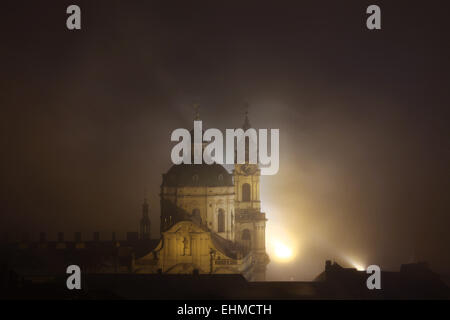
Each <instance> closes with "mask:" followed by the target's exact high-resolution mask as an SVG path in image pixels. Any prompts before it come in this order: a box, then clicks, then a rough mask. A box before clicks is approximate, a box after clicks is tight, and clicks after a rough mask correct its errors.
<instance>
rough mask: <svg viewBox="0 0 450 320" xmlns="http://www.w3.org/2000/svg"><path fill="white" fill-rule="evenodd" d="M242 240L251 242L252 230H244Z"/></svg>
mask: <svg viewBox="0 0 450 320" xmlns="http://www.w3.org/2000/svg"><path fill="white" fill-rule="evenodd" d="M241 239H242V240H250V239H251V236H250V230H248V229H244V230H243V231H242V236H241Z"/></svg>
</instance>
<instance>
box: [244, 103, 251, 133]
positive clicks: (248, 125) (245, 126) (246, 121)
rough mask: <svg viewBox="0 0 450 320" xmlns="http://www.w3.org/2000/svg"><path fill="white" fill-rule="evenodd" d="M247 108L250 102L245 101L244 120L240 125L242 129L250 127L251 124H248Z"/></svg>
mask: <svg viewBox="0 0 450 320" xmlns="http://www.w3.org/2000/svg"><path fill="white" fill-rule="evenodd" d="M249 108H250V104H249V103H248V102H246V103H245V104H244V114H245V120H244V125H243V126H242V129H244V130H247V129H249V128H251V127H252V125H251V124H250V120H248V109H249Z"/></svg>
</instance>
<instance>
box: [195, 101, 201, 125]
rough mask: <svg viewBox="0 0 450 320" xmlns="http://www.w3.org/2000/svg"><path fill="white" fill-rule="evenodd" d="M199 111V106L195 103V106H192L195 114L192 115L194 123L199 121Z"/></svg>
mask: <svg viewBox="0 0 450 320" xmlns="http://www.w3.org/2000/svg"><path fill="white" fill-rule="evenodd" d="M199 109H200V105H199V104H197V103H195V104H194V111H195V113H194V120H195V121H197V120H200V112H199Z"/></svg>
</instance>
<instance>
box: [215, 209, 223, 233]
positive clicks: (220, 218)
mask: <svg viewBox="0 0 450 320" xmlns="http://www.w3.org/2000/svg"><path fill="white" fill-rule="evenodd" d="M217 232H225V212H224V210H223V209H219V214H218V215H217Z"/></svg>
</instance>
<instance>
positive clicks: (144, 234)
mask: <svg viewBox="0 0 450 320" xmlns="http://www.w3.org/2000/svg"><path fill="white" fill-rule="evenodd" d="M140 236H141V239H142V240H148V239H150V218H149V216H148V203H147V199H144V203H143V204H142V218H141V221H140Z"/></svg>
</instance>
